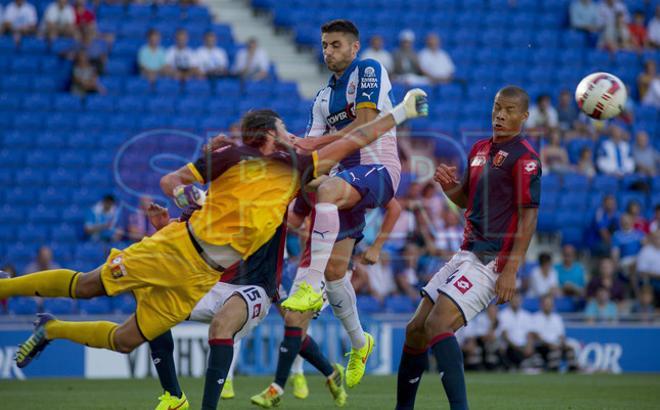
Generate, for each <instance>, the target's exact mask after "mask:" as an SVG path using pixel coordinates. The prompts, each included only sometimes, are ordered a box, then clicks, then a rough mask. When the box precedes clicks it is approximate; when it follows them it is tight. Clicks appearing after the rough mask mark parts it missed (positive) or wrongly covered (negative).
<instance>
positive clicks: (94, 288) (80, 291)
mask: <svg viewBox="0 0 660 410" xmlns="http://www.w3.org/2000/svg"><path fill="white" fill-rule="evenodd" d="M104 295H105V291H104V289H103V285H102V284H101V273H100V270H99V269H96V270H93V271H91V272H86V273H81V274H80V277H79V278H78V283H77V284H76V298H78V299H89V298H93V297H96V296H104Z"/></svg>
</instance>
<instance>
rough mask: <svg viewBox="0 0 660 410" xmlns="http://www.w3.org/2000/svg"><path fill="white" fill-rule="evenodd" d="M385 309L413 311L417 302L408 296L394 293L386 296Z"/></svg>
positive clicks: (389, 310) (403, 311)
mask: <svg viewBox="0 0 660 410" xmlns="http://www.w3.org/2000/svg"><path fill="white" fill-rule="evenodd" d="M385 310H386V311H387V312H391V313H412V312H414V311H415V304H414V303H413V301H412V300H411V299H410V298H409V297H408V296H403V295H392V296H388V297H386V298H385Z"/></svg>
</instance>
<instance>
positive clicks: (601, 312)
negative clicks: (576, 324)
mask: <svg viewBox="0 0 660 410" xmlns="http://www.w3.org/2000/svg"><path fill="white" fill-rule="evenodd" d="M584 316H585V317H586V318H587V321H588V322H589V323H594V322H616V321H617V319H618V318H619V309H618V308H617V306H616V303H614V302H612V301H611V300H610V297H609V292H608V290H607V289H606V288H598V290H597V292H596V298H595V299H593V300H591V301H589V303H588V304H587V307H586V309H585V310H584Z"/></svg>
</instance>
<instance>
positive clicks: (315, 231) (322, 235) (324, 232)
mask: <svg viewBox="0 0 660 410" xmlns="http://www.w3.org/2000/svg"><path fill="white" fill-rule="evenodd" d="M328 232H330V231H323V232H321V231H317V230H316V229H314V233H315V234H319V235H321V238H323V239H325V234H326V233H328Z"/></svg>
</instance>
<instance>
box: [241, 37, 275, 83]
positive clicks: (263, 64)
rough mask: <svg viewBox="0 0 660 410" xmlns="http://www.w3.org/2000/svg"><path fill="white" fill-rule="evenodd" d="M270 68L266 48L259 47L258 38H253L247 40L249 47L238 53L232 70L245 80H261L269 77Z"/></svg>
mask: <svg viewBox="0 0 660 410" xmlns="http://www.w3.org/2000/svg"><path fill="white" fill-rule="evenodd" d="M269 69H270V59H269V58H268V54H266V50H264V49H262V48H261V47H259V44H258V43H257V39H256V38H251V39H249V40H248V42H247V47H246V48H243V49H241V50H240V51H239V52H238V53H237V54H236V62H235V63H234V69H233V70H232V71H233V72H234V74H236V75H238V76H239V77H241V78H243V79H245V80H251V81H259V80H263V79H264V78H266V77H268V70H269Z"/></svg>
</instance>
